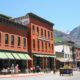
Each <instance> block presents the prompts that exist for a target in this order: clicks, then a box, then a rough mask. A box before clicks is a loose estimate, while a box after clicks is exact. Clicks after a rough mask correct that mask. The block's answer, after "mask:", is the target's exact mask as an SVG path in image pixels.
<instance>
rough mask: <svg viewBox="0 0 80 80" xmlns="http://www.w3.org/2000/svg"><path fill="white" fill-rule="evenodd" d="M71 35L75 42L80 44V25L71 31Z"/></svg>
mask: <svg viewBox="0 0 80 80" xmlns="http://www.w3.org/2000/svg"><path fill="white" fill-rule="evenodd" d="M69 36H70V37H71V39H72V40H73V41H74V42H75V43H77V44H80V26H78V27H76V28H74V29H73V30H72V31H71V32H70V34H69Z"/></svg>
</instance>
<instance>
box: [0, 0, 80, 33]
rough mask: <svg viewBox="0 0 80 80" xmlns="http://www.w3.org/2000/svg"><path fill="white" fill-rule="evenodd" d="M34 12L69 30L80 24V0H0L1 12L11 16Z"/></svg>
mask: <svg viewBox="0 0 80 80" xmlns="http://www.w3.org/2000/svg"><path fill="white" fill-rule="evenodd" d="M29 12H33V13H35V14H37V15H39V16H41V17H43V18H45V19H47V20H49V21H51V22H53V23H54V24H55V26H54V28H55V29H58V30H61V31H63V32H69V31H71V30H72V29H74V28H75V27H76V26H78V25H80V0H0V13H2V14H6V15H9V16H11V17H19V16H23V15H25V14H27V13H29Z"/></svg>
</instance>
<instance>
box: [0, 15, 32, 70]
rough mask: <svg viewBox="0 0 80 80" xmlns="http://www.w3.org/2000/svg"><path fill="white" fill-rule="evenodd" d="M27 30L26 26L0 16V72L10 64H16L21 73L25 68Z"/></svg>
mask: <svg viewBox="0 0 80 80" xmlns="http://www.w3.org/2000/svg"><path fill="white" fill-rule="evenodd" d="M27 30H28V29H27V27H26V26H24V25H21V24H19V23H16V22H13V21H12V20H10V19H9V18H6V17H5V16H4V15H0V63H1V64H0V70H1V69H3V68H8V67H11V65H12V64H14V67H15V65H16V64H18V65H19V69H20V70H21V71H22V70H23V68H26V67H27V65H26V64H27V63H26V60H30V57H29V55H28V54H27V53H28V45H27V44H28V43H27ZM27 56H28V57H27ZM24 63H25V64H24ZM22 65H23V66H24V67H22Z"/></svg>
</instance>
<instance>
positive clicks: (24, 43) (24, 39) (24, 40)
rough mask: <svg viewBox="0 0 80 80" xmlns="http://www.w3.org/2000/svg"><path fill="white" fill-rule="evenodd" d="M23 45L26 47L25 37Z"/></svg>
mask: <svg viewBox="0 0 80 80" xmlns="http://www.w3.org/2000/svg"><path fill="white" fill-rule="evenodd" d="M23 47H26V38H23Z"/></svg>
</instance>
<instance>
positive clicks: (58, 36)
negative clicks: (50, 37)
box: [54, 30, 68, 43]
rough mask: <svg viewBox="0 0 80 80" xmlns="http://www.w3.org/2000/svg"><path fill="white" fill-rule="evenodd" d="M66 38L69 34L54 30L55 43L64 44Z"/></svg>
mask: <svg viewBox="0 0 80 80" xmlns="http://www.w3.org/2000/svg"><path fill="white" fill-rule="evenodd" d="M66 36H68V34H66V33H64V32H62V31H58V30H54V42H55V43H57V42H62V41H63V40H65V38H66Z"/></svg>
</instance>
